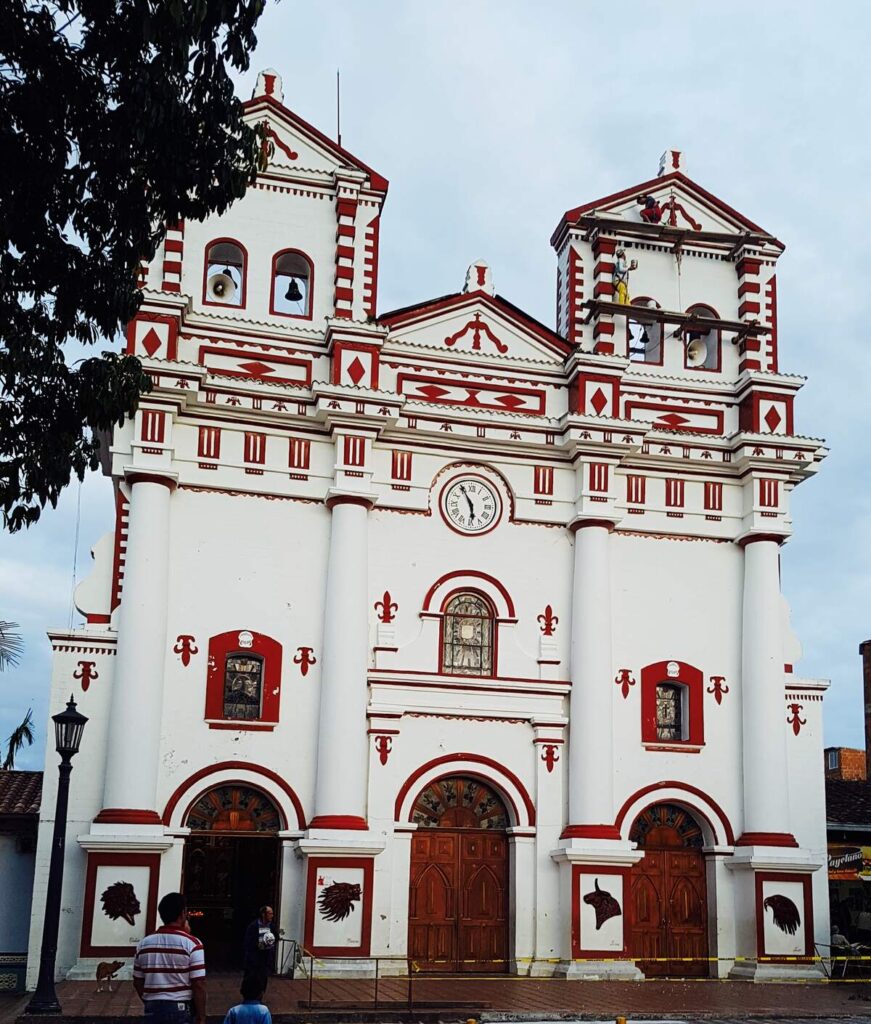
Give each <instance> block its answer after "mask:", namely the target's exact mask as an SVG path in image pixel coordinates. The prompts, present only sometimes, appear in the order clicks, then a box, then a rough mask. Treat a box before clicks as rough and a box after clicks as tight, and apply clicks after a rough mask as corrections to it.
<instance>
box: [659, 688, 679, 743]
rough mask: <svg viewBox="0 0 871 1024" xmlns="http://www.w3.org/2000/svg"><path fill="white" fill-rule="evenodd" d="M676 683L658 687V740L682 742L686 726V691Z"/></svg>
mask: <svg viewBox="0 0 871 1024" xmlns="http://www.w3.org/2000/svg"><path fill="white" fill-rule="evenodd" d="M685 689H686V687H684V686H680V685H678V684H676V683H659V684H657V687H656V738H657V739H660V740H665V741H666V742H667V741H670V740H682V739H685V738H686V737H685V736H684V734H683V725H684V719H685V717H686V716H685V715H684V711H683V703H684V690H685Z"/></svg>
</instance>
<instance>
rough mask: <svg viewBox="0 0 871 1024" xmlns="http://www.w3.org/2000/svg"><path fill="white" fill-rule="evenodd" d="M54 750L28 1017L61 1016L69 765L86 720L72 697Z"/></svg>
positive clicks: (59, 719) (60, 717) (58, 724)
mask: <svg viewBox="0 0 871 1024" xmlns="http://www.w3.org/2000/svg"><path fill="white" fill-rule="evenodd" d="M51 720H52V721H53V722H54V738H55V748H56V749H57V752H58V753H59V754H60V764H59V765H58V773H59V778H58V783H57V803H56V804H55V811H54V834H53V836H52V840H51V863H50V865H49V869H48V892H47V893H46V897H45V919H44V921H43V925H42V948H41V949H40V953H39V980H38V981H37V983H36V991H35V992H34V993H33V998H32V999H31V1000H30V1002H29V1003H28V1004H27V1006H26V1008H25V1010H24V1012H25V1013H60V1012H61V1007H60V1003H59V1002H58V1001H57V993H56V992H55V990H54V965H55V960H56V959H57V932H58V924H59V922H60V897H61V889H62V888H63V878H64V845H65V843H66V835H67V804H68V802H69V795H70V772H71V771H72V770H73V766H72V765H71V764H70V761H71V760H72V759H73V756H74V755H75V754H77V753H78V752H79V744H80V743H81V742H82V733H83V732H84V730H85V722H87V718H85V716H84V715H82V714H79V712H78V711H76V702H75V701H74V700H73V698H72V695H70V699H69V703H68V704H67V709H66V711H61V712H60V714H57V715H52V719H51Z"/></svg>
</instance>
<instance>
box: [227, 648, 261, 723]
mask: <svg viewBox="0 0 871 1024" xmlns="http://www.w3.org/2000/svg"><path fill="white" fill-rule="evenodd" d="M262 704H263V659H262V658H260V657H258V656H257V655H256V654H243V653H235V654H228V655H227V658H226V660H225V662H224V718H240V719H258V718H260V716H261V709H262Z"/></svg>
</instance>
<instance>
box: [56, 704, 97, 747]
mask: <svg viewBox="0 0 871 1024" xmlns="http://www.w3.org/2000/svg"><path fill="white" fill-rule="evenodd" d="M51 720H52V721H53V722H54V739H55V749H56V750H57V752H58V753H59V754H60V755H61V756H67V757H72V756H73V755H74V754H77V753H78V752H79V747H80V746H81V742H82V733H83V732H84V731H85V723H86V722H87V720H88V719H87V718H86V717H85V716H84V715H83V714H81V713H80V712H79V711H77V710H76V702H75V701H74V700H73V698H72V696H71V697H70V699H69V701H68V702H67V706H66V710H65V711H61V712H60V713H59V714H57V715H52V718H51Z"/></svg>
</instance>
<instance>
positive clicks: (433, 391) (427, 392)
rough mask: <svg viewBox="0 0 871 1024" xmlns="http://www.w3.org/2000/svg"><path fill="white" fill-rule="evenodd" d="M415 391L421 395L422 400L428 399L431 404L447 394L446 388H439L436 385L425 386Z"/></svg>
mask: <svg viewBox="0 0 871 1024" xmlns="http://www.w3.org/2000/svg"><path fill="white" fill-rule="evenodd" d="M417 390H418V393H419V394H421V395H423V397H424V398H428V399H429V400H430V401H431V402H434V401H435V400H436V399H437V398H441V397H442V396H444V395H446V394H448V390H447V388H440V387H439V386H438V385H437V384H426V385H425V386H424V387H422V388H418V389H417Z"/></svg>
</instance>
